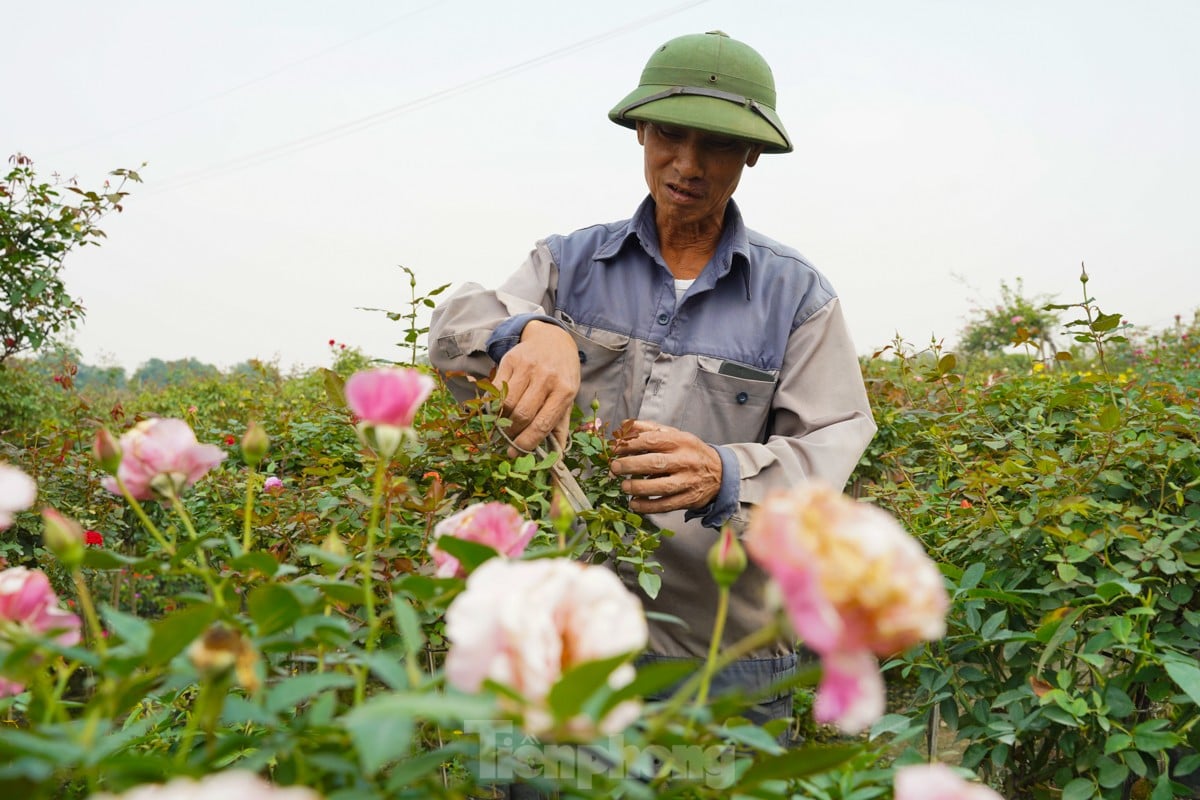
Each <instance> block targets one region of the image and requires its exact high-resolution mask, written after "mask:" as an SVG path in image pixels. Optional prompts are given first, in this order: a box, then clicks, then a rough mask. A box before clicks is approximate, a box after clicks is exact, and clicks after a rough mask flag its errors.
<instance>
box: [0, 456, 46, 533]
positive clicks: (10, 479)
mask: <svg viewBox="0 0 1200 800" xmlns="http://www.w3.org/2000/svg"><path fill="white" fill-rule="evenodd" d="M36 499H37V484H36V483H34V482H33V478H31V477H29V476H28V475H26V474H25V473H24V472H22V471H21V470H19V469H17V468H16V467H13V466H9V465H8V464H0V531H2V530H4V529H5V528H7V527H8V526H9V525H12V523H13V514H15V513H17V512H18V511H24V510H25V509H27V508H29V507H30V506H31V505H33V501H34V500H36Z"/></svg>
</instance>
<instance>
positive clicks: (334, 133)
mask: <svg viewBox="0 0 1200 800" xmlns="http://www.w3.org/2000/svg"><path fill="white" fill-rule="evenodd" d="M707 2H708V0H691V2H687V3H683V4H681V5H678V6H674V7H672V8H669V9H667V10H665V11H660V12H657V13H655V14H650V15H648V16H645V17H641V18H639V19H636V20H634V21H632V22H628V23H626V24H624V25H620V26H618V27H615V28H611V29H609V30H607V31H604V32H603V33H600V34H597V35H595V36H590V37H588V38H585V39H581V40H579V41H577V42H575V43H573V44H569V45H567V46H565V47H560V48H558V49H556V50H551V51H549V52H547V53H543V54H542V55H540V56H535V57H534V58H530V59H527V60H525V61H521V62H518V63H516V64H513V65H511V66H508V67H504V68H502V69H498V70H496V71H494V72H489V73H487V74H486V75H483V76H481V77H478V78H473V79H471V80H469V81H464V82H463V83H459V84H457V85H455V86H451V87H448V88H446V89H439V90H438V91H435V92H431V93H430V94H427V95H424V96H422V97H418V98H416V99H414V100H409V101H407V102H404V103H400V104H398V105H395V106H391V107H390V108H385V109H383V110H381V111H377V112H375V113H373V114H368V115H366V116H364V117H359V118H357V119H353V120H350V121H348V122H344V123H341V124H340V125H335V126H333V127H331V128H326V129H325V130H322V131H318V132H316V133H312V134H309V135H307V136H302V137H300V138H299V139H293V140H291V141H289V142H284V143H282V144H278V145H272V146H271V147H266V148H263V149H261V150H257V151H255V152H253V153H248V154H246V155H244V156H238V157H236V158H232V159H229V160H227V161H223V162H220V163H217V164H213V165H211V166H209V167H205V168H203V169H200V170H196V171H195V172H192V173H190V174H186V173H185V174H183V175H180V176H178V177H176V178H173V179H172V178H168V179H166V180H165V181H164V182H163V183H162V184H159V185H158V186H157V187H155V188H154V189H153V190H151V191H144V192H141V194H142V195H146V194H155V193H157V192H168V191H173V190H176V189H182V188H184V187H186V186H191V185H192V184H194V183H198V182H200V181H205V180H208V179H210V178H215V177H218V176H221V175H226V174H229V173H232V172H238V171H241V170H243V169H248V168H250V167H255V166H258V165H260V164H265V163H267V162H269V161H274V160H275V159H278V158H283V157H284V156H288V155H292V154H295V153H299V152H302V151H304V150H308V149H310V148H313V147H317V146H319V145H322V144H325V143H327V142H331V141H335V140H337V139H341V138H343V137H346V136H350V135H352V134H355V133H358V132H360V131H364V130H366V129H368V128H372V127H375V126H376V125H380V124H382V123H384V122H387V121H388V120H390V119H392V118H393V117H396V116H399V115H401V114H404V113H407V112H410V111H416V110H418V109H421V108H425V107H426V106H430V105H433V104H434V103H439V102H441V101H443V100H446V99H448V98H451V97H454V96H456V95H459V94H462V93H464V92H468V91H471V90H473V89H478V88H479V87H481V86H486V85H487V84H489V83H494V82H496V81H498V80H502V79H504V78H507V77H510V76H512V75H516V74H518V73H520V72H524V71H526V70H528V69H532V68H533V67H536V66H540V65H542V64H545V63H547V62H549V61H554V60H556V59H559V58H562V57H563V56H566V55H570V54H572V53H576V52H578V51H580V50H583V49H585V48H587V47H591V46H593V45H596V44H599V43H601V42H604V41H607V40H609V39H613V38H616V37H618V36H621V35H623V34H626V33H628V32H630V31H633V30H637V29H638V28H641V27H644V26H646V25H649V24H652V23H654V22H658V21H660V20H663V19H666V18H668V17H672V16H674V15H676V14H679V13H681V12H683V11H687V10H688V9H691V8H695V7H696V6H699V5H703V4H704V3H707Z"/></svg>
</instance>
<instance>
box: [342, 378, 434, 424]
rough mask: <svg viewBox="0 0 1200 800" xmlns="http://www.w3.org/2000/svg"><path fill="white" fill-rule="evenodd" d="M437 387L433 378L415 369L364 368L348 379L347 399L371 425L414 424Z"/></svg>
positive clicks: (358, 414) (357, 413)
mask: <svg viewBox="0 0 1200 800" xmlns="http://www.w3.org/2000/svg"><path fill="white" fill-rule="evenodd" d="M433 387H434V381H433V378H431V377H429V376H428V375H425V374H424V373H422V372H420V371H418V370H415V369H397V368H390V367H389V368H384V369H368V370H362V371H359V372H356V373H354V374H353V375H351V376H350V380H348V381H346V403H347V405H349V406H350V410H351V411H353V412H354V414H355V415H356V416H357V417H358V418H359V419H361V420H363V421H364V422H368V423H370V424H371V425H390V426H392V427H396V428H411V427H412V423H413V418H414V417H416V415H417V409H418V408H420V406H421V403H423V402H425V398H426V397H428V396H429V393H430V392H432V391H433Z"/></svg>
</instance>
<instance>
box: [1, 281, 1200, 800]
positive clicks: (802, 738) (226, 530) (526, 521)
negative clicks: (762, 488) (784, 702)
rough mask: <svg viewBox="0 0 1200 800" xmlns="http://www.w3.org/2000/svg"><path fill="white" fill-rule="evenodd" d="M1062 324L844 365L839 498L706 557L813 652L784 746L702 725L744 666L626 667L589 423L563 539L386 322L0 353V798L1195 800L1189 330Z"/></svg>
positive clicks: (644, 552)
mask: <svg viewBox="0 0 1200 800" xmlns="http://www.w3.org/2000/svg"><path fill="white" fill-rule="evenodd" d="M1060 310H1063V311H1068V312H1070V313H1072V314H1075V315H1077V316H1078V317H1079V318H1078V319H1076V320H1075V321H1074V322H1068V323H1066V329H1067V330H1068V331H1069V332H1070V333H1071V335H1072V336H1073V337H1074V338H1075V344H1074V345H1073V346H1072V347H1071V348H1070V349H1069V350H1068V349H1065V348H1064V349H1063V350H1062V351H1060V353H1059V357H1058V358H1056V359H1054V360H1050V361H1044V360H1040V359H1041V358H1042V357H1044V356H1045V355H1046V354H1045V352H1039V353H1036V354H1035V353H1031V352H1025V353H1020V352H1018V353H1016V354H1013V353H1011V352H1009V353H1007V354H1003V353H1000V354H995V353H994V354H992V355H973V356H972V357H971V358H970V359H966V358H959V357H957V356H956V355H954V354H952V353H950V352H947V351H944V350H942V349H940V348H939V347H938V346H936V345H935V346H932V347H931V348H929V349H927V350H924V351H920V352H917V351H914V349H913V348H911V347H910V346H908V345H905V344H904V343H902V342H897V343H896V344H895V345H894V346H893V347H891V348H889V349H888V350H887V352H885V353H881V354H878V356H877V357H875V358H871V359H867V360H865V361H864V371H865V375H866V377H867V380H868V387H869V390H870V392H871V395H872V403H873V407H874V410H875V415H876V418H877V421H878V422H879V426H880V432H879V435H878V436H877V437H876V439H875V441H874V442H873V444H872V446H871V449H870V450H869V451H868V453H867V454H866V455H865V456H864V458H863V460H862V463H861V465H860V467H859V470H858V472H857V473H856V475H855V478H854V481H853V487H852V488H853V494H854V495H855V496H857V498H858V502H854V501H851V500H850V499H848V498H847V497H845V496H843V495H841V494H839V493H837V492H833V491H830V490H828V489H821V488H820V487H802V488H801V489H799V490H797V492H795V493H794V494H791V495H787V496H781V497H779V498H777V499H776V500H775V501H774V502H772V503H770V504H767V505H766V506H764V509H763V511H762V513H761V514H759V515H758V516H756V518H755V521H754V522H753V523H752V525H751V529H750V530H749V531H748V532H747V533H746V535H745V537H744V541H745V550H744V551H743V549H742V546H741V544H740V543H739V541H738V538H737V537H734V536H732V535H726V536H724V537H722V538H720V539H718V540H717V541H716V544H715V545H714V550H713V554H712V555H711V556H710V565H711V567H712V571H713V585H712V591H713V592H714V593H724V592H727V591H728V587H729V585H730V584H731V583H732V582H733V581H735V580H736V579H737V575H738V574H739V573H740V570H741V569H742V568H744V565H745V563H746V559H747V557H748V558H750V559H754V560H756V561H757V562H758V563H759V564H760V565H761V566H763V568H764V569H766V570H767V571H768V572H769V573H770V574H771V575H772V577H773V578H774V579H775V581H776V583H777V584H778V586H779V595H780V613H779V616H778V622H777V624H778V625H779V626H786V629H790V630H793V631H795V632H796V633H797V634H798V635H799V636H800V637H801V638H802V639H803V640H804V641H805V642H806V643H807V644H808V645H809V647H810V648H811V650H812V651H813V652H814V653H815V654H816V656H817V659H818V660H817V661H816V662H814V664H813V666H812V667H811V668H806V669H803V670H801V672H800V673H799V674H798V675H797V676H796V677H795V678H794V679H793V685H794V686H796V687H798V688H799V689H800V694H799V699H798V702H797V708H798V721H797V722H796V723H793V724H792V725H791V727H790V728H788V726H787V725H786V723H782V722H776V723H769V724H768V726H767V727H766V728H765V729H764V728H760V727H758V726H755V725H753V724H750V723H748V722H747V721H746V719H745V717H744V713H745V711H746V709H747V707H748V705H749V704H750V703H752V702H753V700H754V698H753V697H745V696H730V695H718V696H715V697H714V696H710V693H709V683H710V681H711V678H712V675H713V674H714V672H715V671H716V670H717V669H719V668H720V667H721V666H722V665H723V664H725V663H727V662H729V661H731V660H732V659H734V658H735V657H736V656H737V655H738V648H732V649H731V650H730V651H727V652H714V653H713V654H712V657H711V658H710V660H709V662H708V663H707V664H706V665H704V666H703V667H702V668H700V669H699V670H698V671H697V670H695V669H693V668H691V667H688V666H687V665H684V666H683V667H682V668H680V665H678V664H653V665H651V666H643V667H641V668H636V667H635V664H634V660H635V658H636V656H637V655H638V653H639V652H640V651H641V650H642V649H643V647H644V646H645V641H646V634H645V630H646V621H645V619H644V616H643V615H642V613H641V609H640V604H639V603H638V602H637V601H636V595H635V594H634V593H631V592H630V591H629V590H628V589H626V588H625V587H624V586H623V585H621V583H620V582H619V581H617V580H616V579H615V578H614V577H613V575H612V573H611V572H610V571H609V570H608V569H607V568H605V567H603V566H601V565H600V562H602V561H605V560H610V559H617V560H621V561H623V562H624V563H626V564H629V565H630V566H631V568H632V569H633V570H634V571H635V572H636V574H637V575H638V585H639V586H638V588H639V589H640V591H643V592H647V593H651V594H652V593H654V592H656V591H657V589H658V585H659V565H658V564H657V563H656V562H655V559H654V546H655V542H656V540H657V538H658V537H659V536H660V535H663V534H662V533H661V532H658V531H654V530H651V529H647V527H645V526H644V523H643V520H642V519H641V518H639V517H638V516H637V515H636V514H633V513H631V512H630V511H629V510H628V509H627V508H626V507H625V506H624V502H623V497H622V495H621V493H620V491H619V487H618V484H617V482H616V481H615V480H613V479H612V478H611V477H610V476H609V475H608V473H607V471H606V469H605V465H606V463H607V459H608V447H609V441H610V439H609V437H610V436H611V435H612V433H613V431H612V430H610V428H609V426H608V425H605V424H604V423H603V422H601V420H602V418H603V417H604V410H603V409H598V410H593V411H594V412H595V414H596V416H595V417H590V418H583V417H581V418H579V419H578V420H576V427H575V431H574V433H573V437H572V447H571V448H570V449H569V451H568V452H567V454H566V455H565V456H564V460H565V461H566V462H567V464H568V466H569V467H570V468H571V469H572V471H573V472H575V473H576V474H577V475H579V476H580V477H581V483H582V484H583V486H584V489H585V491H586V493H587V494H588V498H589V500H590V501H591V504H592V506H593V508H592V509H591V510H585V511H580V512H578V513H576V512H573V511H571V510H570V508H569V507H567V505H566V503H564V502H563V500H562V498H561V497H559V496H558V495H557V493H556V492H555V489H554V483H553V480H552V477H551V472H550V464H551V462H552V460H553V459H554V458H555V457H556V456H553V455H552V456H550V457H549V458H546V459H539V458H538V457H537V456H535V455H532V454H529V455H522V456H520V457H518V458H515V459H514V458H510V457H509V456H508V455H507V446H506V444H504V443H503V442H504V439H503V437H502V436H500V433H499V430H500V429H501V428H503V426H504V424H505V423H504V421H503V420H501V419H499V418H498V416H497V415H496V414H495V411H494V409H495V408H496V407H497V402H496V401H497V399H498V397H499V390H498V389H497V388H496V387H492V386H489V385H487V384H486V383H483V382H481V383H480V389H481V397H480V399H479V400H477V401H473V402H472V403H468V404H466V405H465V406H461V407H460V406H458V405H456V404H455V403H454V402H453V401H452V399H451V398H450V397H449V395H448V393H447V392H446V391H445V390H444V389H443V388H442V387H441V385H440V384H439V383H438V382H437V381H436V379H435V376H433V375H432V374H430V373H429V372H428V371H427V370H426V369H425V368H424V367H422V366H421V364H420V363H419V362H420V361H421V359H420V354H419V350H418V348H417V347H416V345H415V341H416V338H417V337H416V336H415V331H414V330H413V329H412V327H411V326H415V322H411V321H410V336H409V338H408V339H406V341H409V342H414V345H413V347H412V349H411V350H408V349H406V351H405V352H403V353H400V354H394V355H396V357H397V358H398V359H401V360H402V362H403V363H401V364H399V365H397V366H396V367H394V368H377V367H376V366H375V365H373V364H370V363H368V362H367V360H366V359H365V358H364V357H363V356H362V355H361V354H359V353H357V352H356V351H354V350H353V349H352V348H351V349H345V348H333V349H332V352H331V355H332V364H331V368H329V369H324V370H314V371H311V372H308V373H305V374H297V375H292V376H281V375H279V374H278V372H277V370H274V369H272V368H271V367H270V366H269V365H260V366H259V368H258V369H256V370H243V371H239V372H236V373H230V374H226V375H222V374H217V375H211V374H208V375H202V376H200V375H193V376H190V377H186V378H181V379H178V380H174V381H168V382H166V383H164V384H162V385H160V386H156V387H155V388H153V389H151V388H139V387H138V386H137V385H131V386H125V387H123V388H113V387H111V386H109V387H106V386H104V385H102V384H99V383H91V384H89V385H82V382H81V381H79V380H78V378H79V372H78V369H79V368H78V365H73V364H71V363H70V361H69V360H67V361H65V362H62V363H59V364H55V365H53V366H54V368H53V369H52V370H50V372H52V373H53V374H48V373H47V371H46V369H45V362H44V361H42V362H34V361H32V360H30V361H18V360H12V359H10V360H9V361H8V362H7V363H5V364H4V365H3V369H2V370H0V408H2V409H3V410H4V422H3V424H2V425H0V428H2V431H0V432H2V439H0V463H2V464H3V465H4V466H0V527H2V528H5V530H4V531H3V533H0V556H2V557H3V559H4V562H5V563H4V565H3V569H2V570H0V722H2V725H0V796H4V797H9V796H11V797H21V798H76V797H79V798H84V797H96V796H103V797H113V796H118V797H125V798H182V797H209V796H212V797H217V796H218V795H219V796H221V797H222V798H225V800H228V799H229V798H235V797H279V798H313V797H323V798H328V799H329V800H349V799H350V798H393V797H489V796H499V795H498V792H499V791H500V789H499V788H498V787H501V786H504V785H507V784H510V783H513V782H514V781H516V782H521V783H531V784H533V785H535V786H538V787H540V788H542V789H543V790H546V791H549V790H553V791H558V792H560V794H561V795H562V796H567V797H599V796H610V795H614V794H616V795H620V796H625V797H635V798H636V797H647V798H648V797H660V796H667V797H670V796H680V797H727V796H735V795H737V796H745V797H780V798H784V797H813V798H845V799H846V800H849V798H855V800H868V799H869V798H875V797H880V798H887V797H891V796H895V797H897V798H900V800H905V799H906V798H911V799H912V800H915V799H916V798H938V797H961V798H975V797H979V798H984V797H996V796H997V795H999V796H1003V797H1007V798H1065V799H1066V800H1080V799H1081V798H1089V797H1104V798H1126V797H1151V798H1155V799H1156V800H1157V799H1160V798H1169V797H1188V796H1193V793H1194V792H1195V791H1196V790H1195V789H1194V788H1192V783H1190V781H1193V780H1194V779H1195V778H1196V776H1197V775H1198V774H1200V754H1198V753H1200V732H1198V730H1197V719H1200V713H1198V704H1200V667H1198V666H1197V655H1198V654H1200V599H1198V598H1197V597H1196V595H1195V586H1196V572H1197V570H1198V569H1200V442H1198V438H1197V437H1198V435H1200V433H1198V432H1200V343H1198V339H1200V324H1198V323H1197V321H1192V322H1190V324H1184V322H1183V321H1182V320H1179V321H1177V324H1176V325H1175V326H1174V327H1173V328H1171V329H1169V330H1166V331H1161V332H1157V333H1154V334H1150V333H1147V332H1136V331H1131V330H1127V329H1126V328H1125V327H1124V326H1123V325H1122V324H1121V321H1120V319H1119V317H1116V318H1115V319H1114V315H1103V314H1100V313H1099V312H1098V311H1096V309H1095V308H1094V305H1093V304H1092V303H1091V301H1089V300H1085V302H1084V303H1082V304H1078V305H1076V306H1070V307H1065V308H1062V309H1060ZM396 318H398V319H403V320H410V319H411V318H410V317H409V316H407V315H396ZM1013 324H1014V325H1015V324H1016V323H1013ZM1014 339H1015V340H1017V341H1018V342H1019V336H1014ZM872 506H874V507H872ZM910 534H911V536H910ZM781 629H785V628H783V627H780V628H775V629H772V630H766V631H762V632H760V633H759V634H758V636H760V637H762V638H763V640H766V639H769V638H770V637H772V636H774V635H775V634H777V633H778V631H779V630H781ZM718 638H719V637H718ZM754 644H755V642H747V643H745V649H746V650H749V649H751V648H752V647H753V645H754ZM885 681H886V682H888V683H890V684H892V685H895V686H903V687H906V692H905V693H904V696H905V698H906V702H905V704H904V705H903V706H902V707H895V704H894V703H893V704H892V706H891V707H889V708H887V709H886V712H887V713H885V708H884V698H883V682H885ZM810 707H811V710H810ZM814 717H815V719H814ZM781 740H783V741H784V742H785V743H786V744H787V746H786V747H785V746H782V745H781V744H780V741H781ZM948 741H953V742H955V746H954V748H953V752H940V750H941V749H942V748H944V747H945V744H946V742H948ZM931 750H932V752H931ZM928 760H933V761H935V762H938V761H946V762H948V763H950V764H951V766H952V767H953V769H950V768H946V767H942V766H938V765H936V764H935V765H934V766H929V767H924V766H920V765H921V764H923V763H924V762H926V761H928ZM979 781H982V784H986V786H985V785H982V784H981V783H980V782H979ZM987 786H990V787H991V789H989V788H987Z"/></svg>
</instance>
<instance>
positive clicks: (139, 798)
mask: <svg viewBox="0 0 1200 800" xmlns="http://www.w3.org/2000/svg"><path fill="white" fill-rule="evenodd" d="M90 800H321V795H319V794H317V793H316V792H315V791H313V790H312V789H307V788H305V787H303V786H289V787H286V788H281V787H278V786H273V785H271V784H270V783H268V782H267V781H265V780H263V779H262V778H260V777H259V776H257V775H255V774H254V773H253V772H247V771H245V770H229V771H227V772H214V773H212V774H211V775H206V776H204V777H203V778H201V779H200V780H198V781H195V780H192V779H191V778H175V779H174V780H172V781H170V782H168V783H154V784H145V785H142V786H137V787H134V788H133V789H130V790H129V791H127V792H125V793H124V794H119V795H116V794H96V795H92V797H91V799H90Z"/></svg>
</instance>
